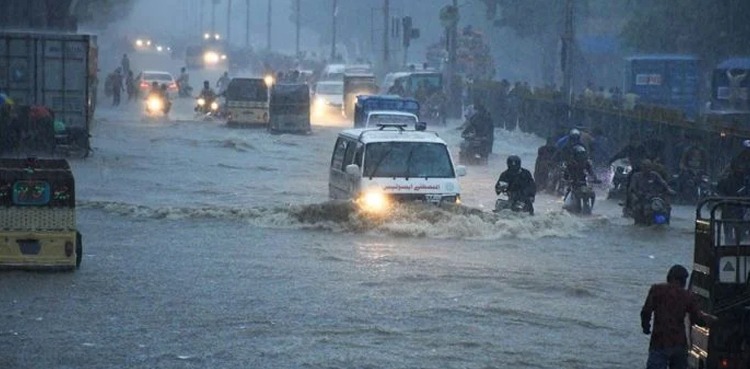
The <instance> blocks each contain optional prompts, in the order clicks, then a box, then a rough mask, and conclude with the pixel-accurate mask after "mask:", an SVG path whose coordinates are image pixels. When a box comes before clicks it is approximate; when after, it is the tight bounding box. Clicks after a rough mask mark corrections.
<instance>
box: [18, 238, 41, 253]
mask: <svg viewBox="0 0 750 369" xmlns="http://www.w3.org/2000/svg"><path fill="white" fill-rule="evenodd" d="M18 248H19V249H20V250H21V253H22V254H24V255H37V254H39V251H40V250H41V249H42V245H40V244H39V241H38V240H18Z"/></svg>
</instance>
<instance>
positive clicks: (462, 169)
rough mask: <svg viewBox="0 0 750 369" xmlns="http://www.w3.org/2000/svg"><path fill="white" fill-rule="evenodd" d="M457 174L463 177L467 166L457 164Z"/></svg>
mask: <svg viewBox="0 0 750 369" xmlns="http://www.w3.org/2000/svg"><path fill="white" fill-rule="evenodd" d="M456 175H457V176H459V177H463V176H465V175H466V167H465V166H463V165H457V166H456Z"/></svg>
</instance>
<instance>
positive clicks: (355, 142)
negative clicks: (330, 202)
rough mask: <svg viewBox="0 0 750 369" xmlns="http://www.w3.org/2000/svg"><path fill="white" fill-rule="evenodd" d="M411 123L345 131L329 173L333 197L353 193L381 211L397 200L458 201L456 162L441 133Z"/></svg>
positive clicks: (463, 170)
mask: <svg viewBox="0 0 750 369" xmlns="http://www.w3.org/2000/svg"><path fill="white" fill-rule="evenodd" d="M406 127H407V126H406V125H405V124H381V125H379V128H370V129H367V128H365V129H348V130H345V131H343V132H341V133H339V136H338V139H337V140H336V146H335V147H334V149H333V156H332V158H331V168H330V174H329V178H328V191H329V196H330V197H331V199H352V200H355V201H356V202H357V203H358V204H359V205H360V206H362V207H363V208H364V209H365V210H371V211H380V210H383V209H385V208H387V206H388V204H389V203H390V202H392V201H421V202H427V203H432V204H444V203H449V204H458V203H460V201H461V187H460V186H459V184H458V179H457V177H460V176H464V175H466V167H464V166H454V165H453V159H452V158H451V155H450V151H449V150H448V146H447V145H446V143H445V141H443V140H442V139H441V138H440V137H439V136H438V135H437V133H434V132H428V131H416V130H407V129H406Z"/></svg>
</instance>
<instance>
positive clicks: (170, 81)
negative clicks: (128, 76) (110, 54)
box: [135, 71, 177, 96]
mask: <svg viewBox="0 0 750 369" xmlns="http://www.w3.org/2000/svg"><path fill="white" fill-rule="evenodd" d="M154 82H157V83H158V84H159V85H160V86H161V85H162V84H166V85H167V90H168V91H169V92H177V81H176V80H175V79H174V77H173V76H172V74H171V73H169V72H162V71H143V72H141V73H139V74H138V76H136V77H135V83H136V86H138V90H139V91H140V92H141V95H144V96H145V95H146V94H147V93H148V92H149V91H151V84H152V83H154Z"/></svg>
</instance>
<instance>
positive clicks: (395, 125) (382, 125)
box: [378, 123, 409, 131]
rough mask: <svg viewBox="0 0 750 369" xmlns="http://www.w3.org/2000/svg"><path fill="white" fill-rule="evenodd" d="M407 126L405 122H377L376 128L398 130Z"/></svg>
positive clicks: (402, 129)
mask: <svg viewBox="0 0 750 369" xmlns="http://www.w3.org/2000/svg"><path fill="white" fill-rule="evenodd" d="M408 126H409V125H408V124H406V123H378V129H379V130H381V131H382V130H384V129H386V128H398V130H399V131H404V130H406V127H408Z"/></svg>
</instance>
